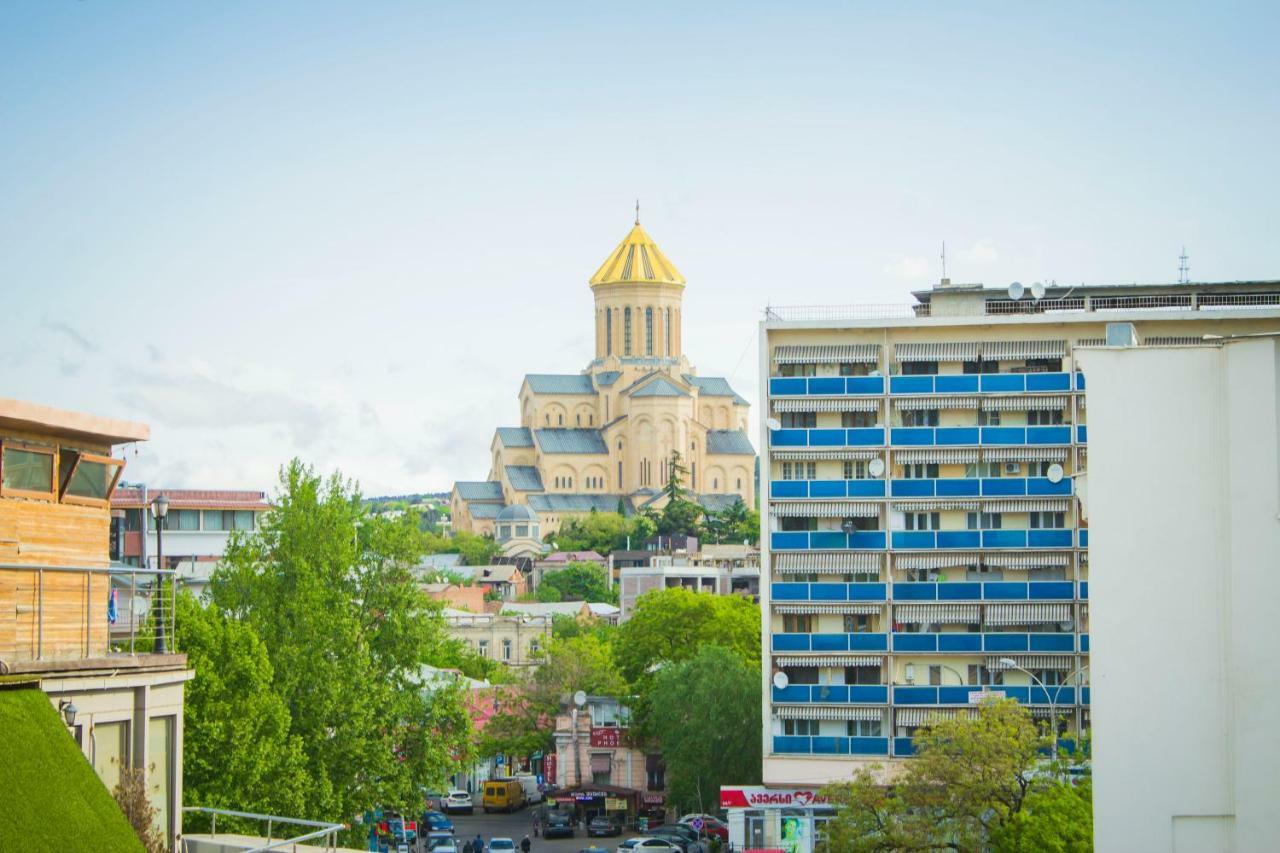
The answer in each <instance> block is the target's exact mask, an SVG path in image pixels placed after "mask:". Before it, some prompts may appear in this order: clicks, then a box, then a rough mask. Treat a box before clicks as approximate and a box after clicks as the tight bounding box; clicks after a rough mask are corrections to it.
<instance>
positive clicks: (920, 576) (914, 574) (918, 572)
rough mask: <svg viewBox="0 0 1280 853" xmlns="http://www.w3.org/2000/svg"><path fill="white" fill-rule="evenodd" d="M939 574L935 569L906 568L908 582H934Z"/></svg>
mask: <svg viewBox="0 0 1280 853" xmlns="http://www.w3.org/2000/svg"><path fill="white" fill-rule="evenodd" d="M939 574H940V572H939V571H938V570H937V569H907V580H908V581H909V582H910V583H934V582H936V581H937V580H938V577H939Z"/></svg>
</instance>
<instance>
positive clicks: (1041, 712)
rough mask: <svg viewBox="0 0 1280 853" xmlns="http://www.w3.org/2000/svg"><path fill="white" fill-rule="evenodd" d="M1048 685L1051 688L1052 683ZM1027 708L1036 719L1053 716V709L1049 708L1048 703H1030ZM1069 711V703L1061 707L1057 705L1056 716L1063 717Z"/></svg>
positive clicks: (1064, 693)
mask: <svg viewBox="0 0 1280 853" xmlns="http://www.w3.org/2000/svg"><path fill="white" fill-rule="evenodd" d="M1050 687H1051V688H1052V685H1050ZM1063 695H1064V696H1065V695H1066V691H1065V690H1064V691H1063ZM1027 710H1028V711H1030V712H1031V716H1033V717H1035V718H1036V719H1037V720H1047V719H1049V718H1050V717H1052V716H1053V709H1052V708H1050V707H1049V706H1048V705H1032V706H1031V707H1030V708H1028V709H1027ZM1070 713H1071V706H1070V705H1068V706H1067V707H1065V708H1064V707H1062V706H1061V705H1059V706H1058V717H1060V718H1061V717H1065V716H1066V715H1067V714H1070Z"/></svg>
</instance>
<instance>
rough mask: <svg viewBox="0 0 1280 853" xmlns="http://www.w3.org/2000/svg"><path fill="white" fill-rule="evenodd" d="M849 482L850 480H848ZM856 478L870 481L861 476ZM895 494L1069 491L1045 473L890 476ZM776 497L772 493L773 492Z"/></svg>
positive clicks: (1050, 493)
mask: <svg viewBox="0 0 1280 853" xmlns="http://www.w3.org/2000/svg"><path fill="white" fill-rule="evenodd" d="M851 482H853V481H851ZM858 482H874V481H871V480H864V481H858ZM889 493H890V494H891V495H892V496H893V497H895V498H933V497H938V498H976V497H1047V496H1061V495H1070V494H1071V479H1070V478H1069V477H1064V478H1063V479H1062V480H1059V481H1058V482H1056V483H1054V482H1052V481H1050V480H1049V479H1048V478H1047V477H984V478H981V479H979V478H977V477H941V478H930V479H911V480H890V481H889ZM775 497H776V495H775Z"/></svg>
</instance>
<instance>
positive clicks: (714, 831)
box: [679, 814, 729, 841]
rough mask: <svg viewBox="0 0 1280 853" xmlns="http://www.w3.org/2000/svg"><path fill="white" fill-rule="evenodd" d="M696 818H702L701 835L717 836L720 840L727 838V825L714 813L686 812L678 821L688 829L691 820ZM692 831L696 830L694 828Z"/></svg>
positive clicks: (690, 825)
mask: <svg viewBox="0 0 1280 853" xmlns="http://www.w3.org/2000/svg"><path fill="white" fill-rule="evenodd" d="M697 818H701V819H702V834H703V835H708V836H714V837H716V838H719V839H720V840H721V841H728V840H729V825H728V824H727V823H725V822H724V821H722V820H721V819H720V818H718V817H716V816H715V815H709V814H687V815H685V816H684V817H682V818H680V820H679V823H680V825H681V826H687V827H689V828H690V829H693V821H694V820H695V819H697ZM694 832H697V830H694Z"/></svg>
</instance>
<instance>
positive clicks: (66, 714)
mask: <svg viewBox="0 0 1280 853" xmlns="http://www.w3.org/2000/svg"><path fill="white" fill-rule="evenodd" d="M58 710H59V711H61V712H62V718H63V719H64V720H66V721H67V728H69V729H74V728H75V727H76V714H77V713H78V712H79V711H80V709H79V708H77V707H76V703H75V702H73V701H71V700H70V699H63V700H61V701H59V702H58Z"/></svg>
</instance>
